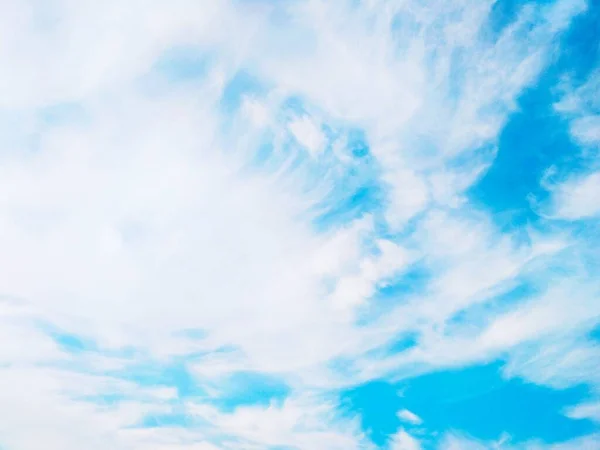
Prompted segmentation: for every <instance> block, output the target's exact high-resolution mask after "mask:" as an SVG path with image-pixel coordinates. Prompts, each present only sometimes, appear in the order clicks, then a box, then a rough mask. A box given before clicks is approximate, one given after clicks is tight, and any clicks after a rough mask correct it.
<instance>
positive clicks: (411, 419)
mask: <svg viewBox="0 0 600 450" xmlns="http://www.w3.org/2000/svg"><path fill="white" fill-rule="evenodd" d="M398 417H399V418H400V420H403V421H405V422H408V423H411V424H413V425H420V424H422V423H423V420H422V419H421V418H420V417H419V416H417V415H416V414H415V413H413V412H412V411H409V410H408V409H402V410H400V411H398Z"/></svg>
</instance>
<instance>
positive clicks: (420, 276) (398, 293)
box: [356, 262, 431, 326]
mask: <svg viewBox="0 0 600 450" xmlns="http://www.w3.org/2000/svg"><path fill="white" fill-rule="evenodd" d="M430 279H431V273H430V270H429V269H428V268H427V267H425V266H424V265H423V264H422V263H419V262H418V263H415V264H413V265H411V266H410V267H409V268H407V270H406V271H404V272H403V273H400V274H398V275H396V276H394V277H393V278H391V279H389V280H386V281H385V282H383V283H380V284H379V285H378V286H376V291H375V294H374V295H373V297H372V298H371V299H370V301H369V302H368V304H366V305H365V307H364V308H363V309H362V310H361V314H360V317H359V319H358V320H357V321H356V325H357V326H365V325H369V324H372V323H373V322H374V321H376V320H377V319H379V318H381V317H383V316H384V315H385V314H386V313H388V312H390V311H391V310H393V309H394V308H395V307H397V306H399V305H401V304H406V303H407V302H409V301H410V300H411V299H414V298H415V296H417V295H419V294H424V293H425V292H426V289H427V286H428V282H429V280H430Z"/></svg>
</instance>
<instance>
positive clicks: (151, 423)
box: [138, 412, 193, 428]
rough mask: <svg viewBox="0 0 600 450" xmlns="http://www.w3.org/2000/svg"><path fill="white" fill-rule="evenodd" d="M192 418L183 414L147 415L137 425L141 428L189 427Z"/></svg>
mask: <svg viewBox="0 0 600 450" xmlns="http://www.w3.org/2000/svg"><path fill="white" fill-rule="evenodd" d="M192 422H193V418H192V417H191V416H190V415H187V414H185V413H177V412H174V413H172V414H149V415H147V416H146V417H144V419H143V420H142V421H141V423H140V424H139V425H138V426H139V427H141V428H162V427H189V426H190V425H191V424H192Z"/></svg>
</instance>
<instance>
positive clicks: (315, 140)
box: [289, 116, 325, 157]
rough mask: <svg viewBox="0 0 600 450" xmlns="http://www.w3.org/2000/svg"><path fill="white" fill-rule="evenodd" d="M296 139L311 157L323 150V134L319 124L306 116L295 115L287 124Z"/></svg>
mask: <svg viewBox="0 0 600 450" xmlns="http://www.w3.org/2000/svg"><path fill="white" fill-rule="evenodd" d="M289 129H290V132H291V133H292V135H293V136H294V137H295V138H296V140H297V141H298V142H299V143H300V144H302V145H303V146H304V147H306V149H307V150H308V151H309V152H310V154H311V156H312V157H316V156H318V155H319V154H320V153H322V152H323V150H324V146H325V136H324V135H323V132H322V131H321V130H320V128H319V126H318V125H317V124H316V123H315V122H314V121H313V120H312V119H311V118H310V117H308V116H302V117H297V118H295V119H294V120H292V122H291V123H290V124H289Z"/></svg>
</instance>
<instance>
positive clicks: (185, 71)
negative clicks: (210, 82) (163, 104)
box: [153, 47, 212, 82]
mask: <svg viewBox="0 0 600 450" xmlns="http://www.w3.org/2000/svg"><path fill="white" fill-rule="evenodd" d="M211 62H212V59H211V56H210V55H208V54H206V53H205V52H203V51H201V50H200V49H198V48H194V47H178V48H172V49H169V50H168V51H166V52H164V53H163V54H162V55H161V57H160V58H159V59H158V61H157V62H156V63H155V65H154V67H153V71H154V72H156V73H158V74H160V75H162V76H163V77H165V78H166V79H167V80H168V81H171V82H184V81H194V80H201V79H203V78H204V77H205V76H206V75H207V73H208V70H209V68H210V65H211Z"/></svg>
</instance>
